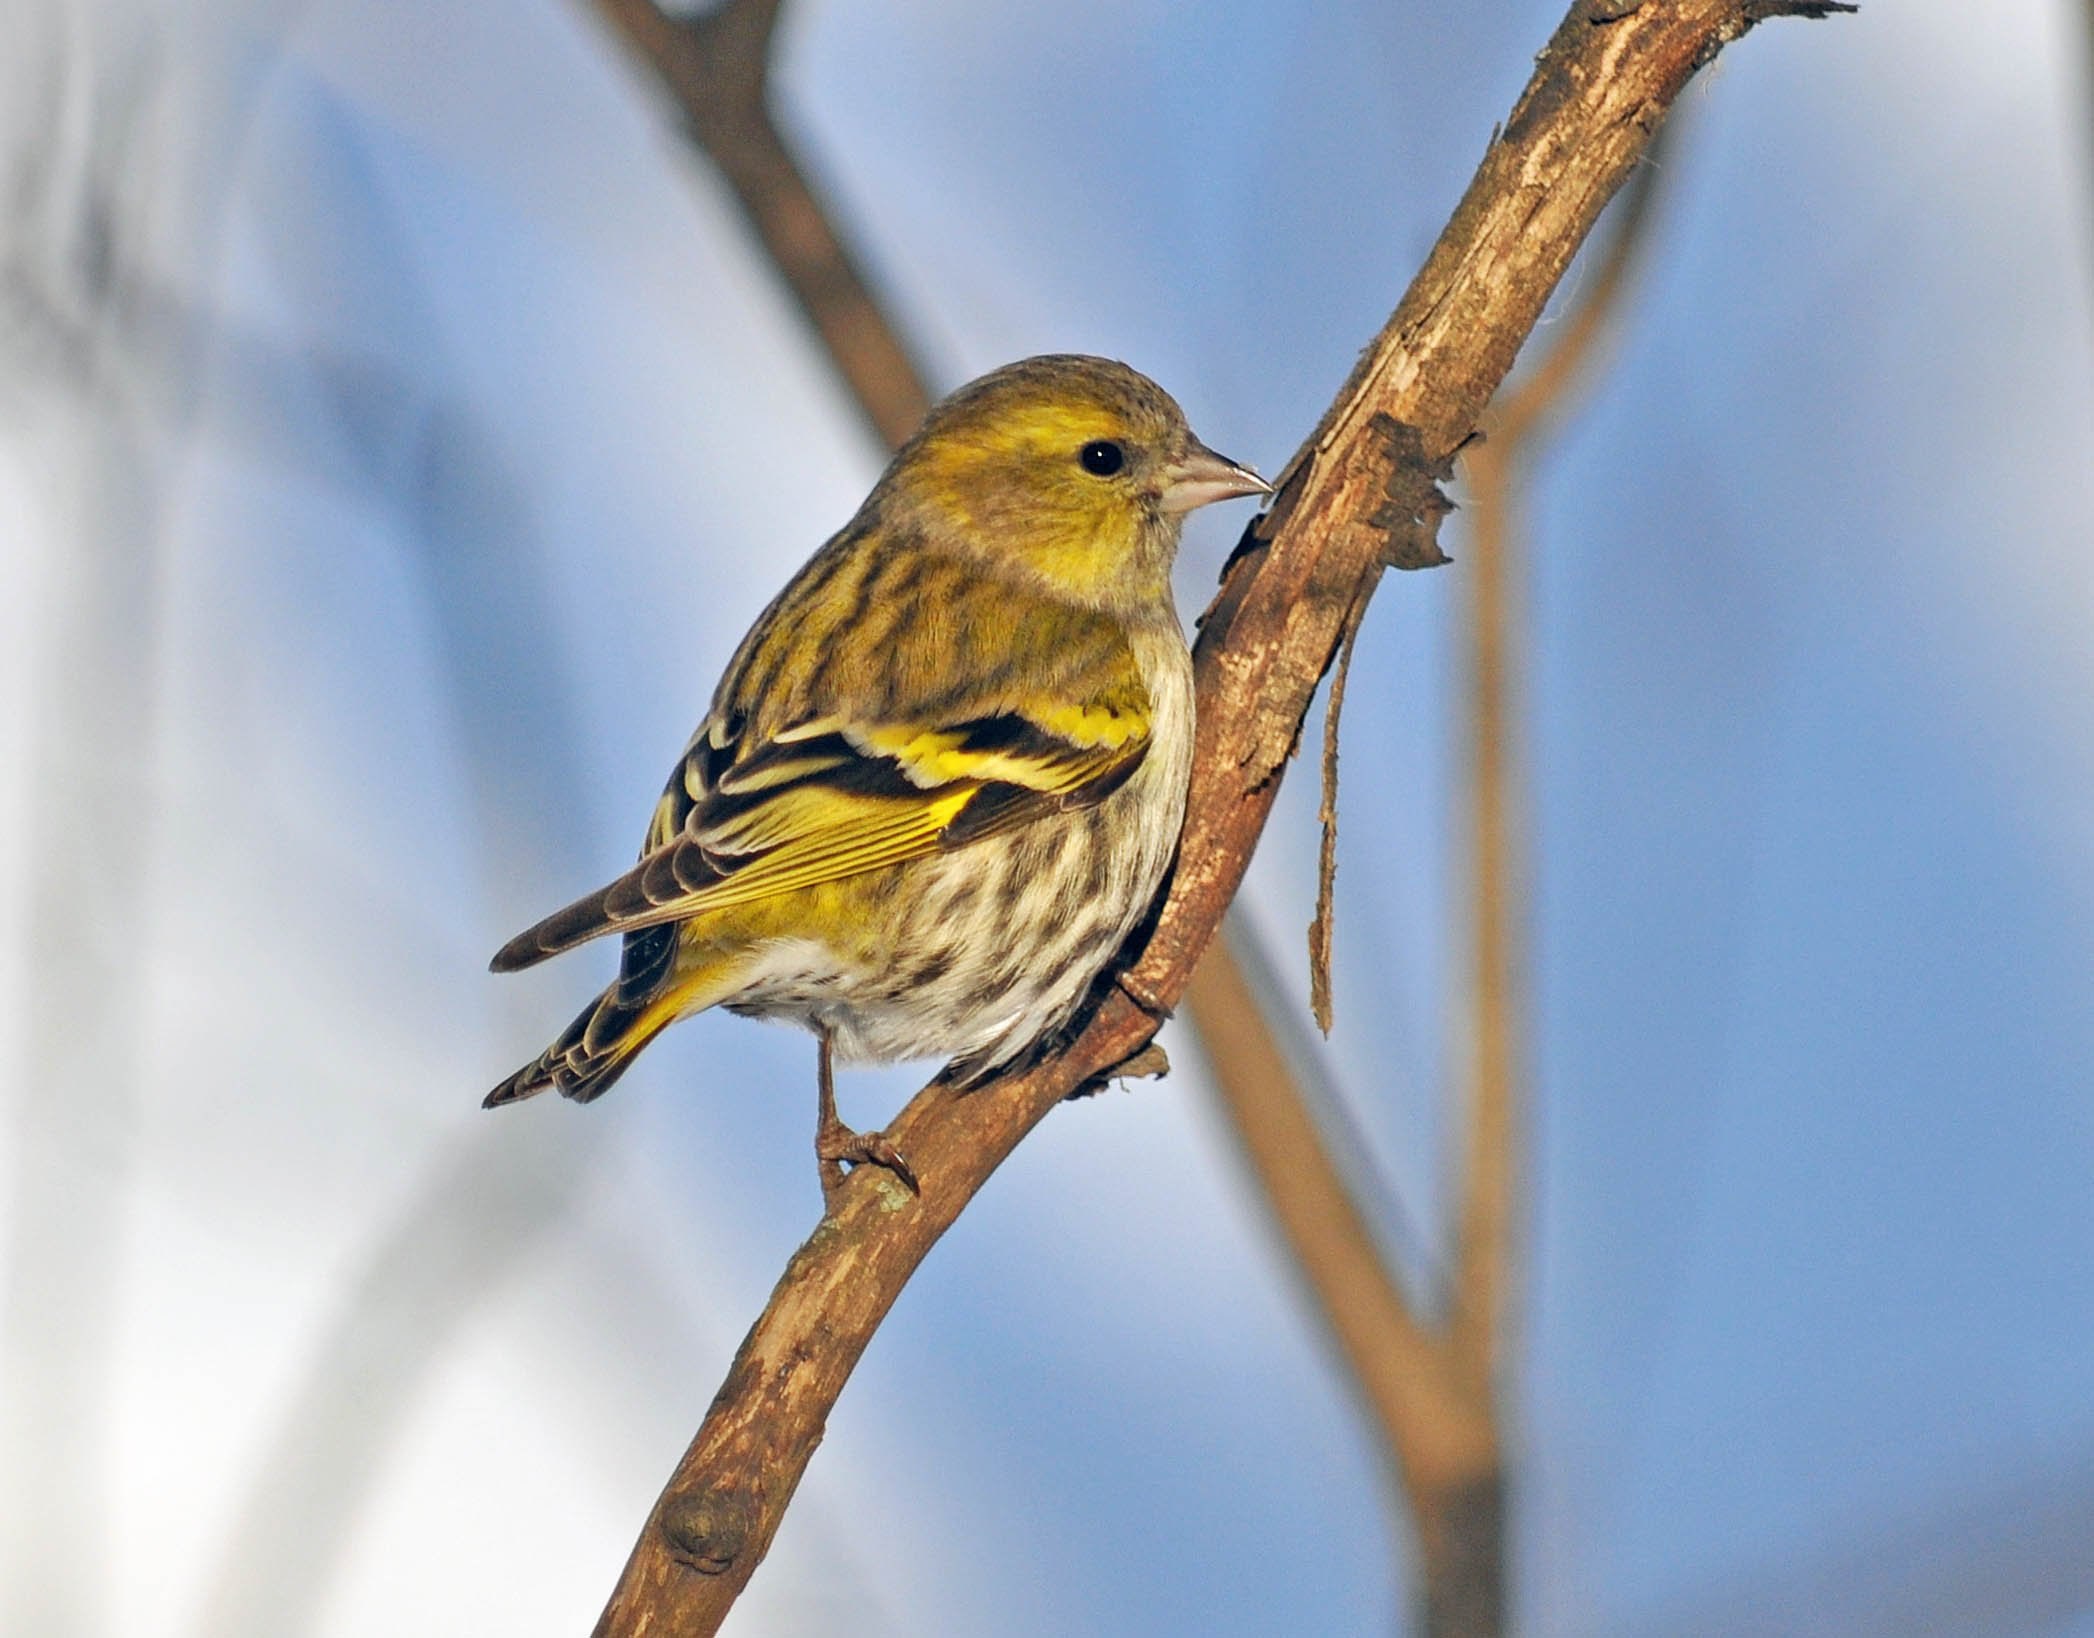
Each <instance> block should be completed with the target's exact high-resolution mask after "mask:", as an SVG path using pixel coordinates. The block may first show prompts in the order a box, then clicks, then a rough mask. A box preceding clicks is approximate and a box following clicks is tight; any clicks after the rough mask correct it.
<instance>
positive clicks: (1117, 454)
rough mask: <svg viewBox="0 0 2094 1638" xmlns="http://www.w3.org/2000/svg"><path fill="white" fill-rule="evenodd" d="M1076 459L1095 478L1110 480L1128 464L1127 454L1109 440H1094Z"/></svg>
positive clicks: (1080, 451) (1078, 453)
mask: <svg viewBox="0 0 2094 1638" xmlns="http://www.w3.org/2000/svg"><path fill="white" fill-rule="evenodd" d="M1076 458H1077V459H1078V460H1079V461H1081V462H1082V463H1083V469H1084V471H1086V472H1088V473H1089V474H1090V475H1091V476H1092V477H1094V478H1109V477H1111V476H1112V475H1113V474H1114V473H1115V472H1117V471H1119V470H1120V468H1121V467H1123V466H1125V465H1126V464H1127V452H1126V451H1125V450H1123V449H1122V448H1120V446H1119V445H1118V444H1116V443H1114V442H1113V441H1112V440H1111V439H1109V438H1093V439H1092V440H1091V441H1090V442H1089V443H1087V444H1085V445H1084V446H1083V448H1082V449H1081V450H1079V451H1078V452H1077V455H1076Z"/></svg>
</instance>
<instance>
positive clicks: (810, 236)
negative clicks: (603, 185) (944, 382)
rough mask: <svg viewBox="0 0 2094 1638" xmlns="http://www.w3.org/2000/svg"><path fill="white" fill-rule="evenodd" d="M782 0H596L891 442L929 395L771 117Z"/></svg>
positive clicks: (920, 413) (916, 418) (903, 434)
mask: <svg viewBox="0 0 2094 1638" xmlns="http://www.w3.org/2000/svg"><path fill="white" fill-rule="evenodd" d="M780 3H781V0H728V3H727V4H726V5H723V6H721V7H719V8H718V9H717V10H715V11H710V12H705V13H702V14H700V15H698V16H695V17H690V18H673V17H668V16H665V15H664V14H663V13H662V11H661V10H660V9H659V8H658V7H657V6H656V5H655V3H654V0H596V4H597V9H598V10H599V11H601V12H602V13H603V15H604V16H605V17H606V18H608V19H609V20H610V22H611V24H612V25H613V26H614V27H615V28H616V29H617V30H618V32H619V33H620V34H621V35H623V36H624V38H625V40H626V43H627V44H628V45H630V46H631V47H632V49H633V50H634V51H636V52H637V53H638V54H639V55H640V56H641V58H642V59H644V60H645V61H646V63H647V64H648V66H649V67H651V68H652V69H653V70H654V71H655V73H656V74H658V75H660V76H661V79H662V81H663V83H664V84H665V85H666V86H667V87H668V89H669V91H670V92H671V93H672V94H673V95H674V96H675V98H676V101H677V105H678V107H679V108H680V109H681V111H682V113H683V116H684V118H685V120H686V121H687V122H688V123H689V125H690V127H691V134H692V135H693V136H694V137H695V138H696V139H697V141H698V144H699V146H701V147H702V148H704V150H705V152H706V154H707V156H708V157H710V158H711V160H712V161H713V163H714V164H715V165H717V166H719V168H720V172H721V174H722V175H723V176H724V177H725V178H726V179H727V183H728V185H729V186H730V187H731V188H733V190H734V196H735V198H737V199H738V200H740V201H741V205H742V209H743V211H744V212H745V213H746V214H747V216H748V218H749V224H750V226H751V227H753V228H754V229H755V230H756V236H757V237H758V238H759V239H760V240H761V241H762V242H763V247H764V249H765V250H766V251H768V252H769V253H770V256H771V260H772V261H774V262H775V263H776V264H777V266H778V270H779V272H781V273H782V274H784V276H785V282H786V285H787V286H788V288H790V289H791V291H792V293H793V295H794V296H795V297H797V298H798V300H799V303H800V310H801V311H802V312H803V313H805V314H806V316H807V321H808V323H810V324H811V325H813V326H814V330H815V333H816V334H817V335H818V336H820V338H821V341H822V345H823V346H824V347H826V348H827V349H828V350H829V356H830V357H831V358H832V359H833V360H834V361H835V363H836V367H837V369H839V370H840V371H842V373H843V377H844V380H845V381H846V382H848V383H849V385H850V388H851V396H852V398H853V399H854V400H855V401H856V402H857V404H858V406H859V408H860V409H862V410H863V411H864V412H865V419H866V422H867V424H868V425H869V426H870V427H871V428H872V431H873V433H874V435H875V436H876V437H878V438H879V439H880V440H881V441H882V442H883V443H885V444H886V445H887V446H888V447H889V448H894V447H896V446H898V445H900V444H901V443H902V442H903V440H905V439H906V438H907V437H908V436H909V434H910V433H912V432H914V431H915V430H916V426H917V423H918V422H920V421H921V420H922V419H923V417H924V412H925V411H926V410H928V409H929V408H930V407H931V400H930V395H929V394H928V393H927V392H926V391H925V390H924V386H923V381H922V378H921V377H920V376H919V375H918V374H917V373H916V368H915V365H914V364H912V363H911V362H910V359H909V356H908V354H907V352H906V351H904V350H903V348H902V345H901V342H900V339H899V338H898V337H897V336H896V335H895V333H894V328H893V326H892V325H890V324H889V323H888V322H887V319H886V316H885V315H884V314H883V313H882V312H881V311H880V308H879V304H878V303H877V302H875V301H874V300H873V297H872V292H871V290H870V289H869V288H868V287H867V285H866V282H865V277H864V275H863V274H861V273H860V272H859V271H858V264H857V263H856V262H855V261H853V260H852V258H851V254H850V252H849V251H848V250H846V249H845V248H844V245H843V241H842V240H841V239H839V238H838V237H837V235H836V230H835V229H834V228H833V227H831V226H830V224H829V218H828V216H827V214H826V213H825V212H824V211H823V210H822V208H821V204H820V202H819V201H817V200H816V199H815V197H814V194H813V192H812V190H810V189H809V188H808V186H807V182H806V179H805V178H804V177H802V176H801V174H800V168H799V166H798V165H796V164H795V163H794V162H793V157H792V154H791V152H790V151H789V150H788V149H787V148H786V146H785V143H784V141H783V140H782V139H781V138H780V137H779V135H778V128H777V126H776V124H774V123H773V121H772V119H771V109H770V101H769V89H770V53H771V44H772V36H773V33H774V31H775V29H776V27H777V22H778V8H779V5H780Z"/></svg>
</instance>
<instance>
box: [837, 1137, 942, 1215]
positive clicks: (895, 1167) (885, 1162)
mask: <svg viewBox="0 0 2094 1638" xmlns="http://www.w3.org/2000/svg"><path fill="white" fill-rule="evenodd" d="M814 1158H815V1160H816V1162H817V1163H818V1164H819V1166H820V1167H821V1174H822V1199H823V1200H824V1201H826V1202H827V1203H828V1204H829V1205H830V1206H832V1207H833V1206H834V1205H835V1204H836V1193H837V1190H839V1189H841V1188H842V1187H843V1180H844V1179H845V1178H846V1177H848V1176H850V1173H849V1172H848V1171H847V1170H846V1169H845V1168H846V1167H854V1166H881V1167H885V1168H886V1169H887V1170H888V1171H890V1172H892V1173H894V1175H895V1176H896V1177H898V1178H900V1179H901V1180H902V1182H903V1183H904V1184H906V1185H907V1186H908V1190H909V1192H910V1193H911V1194H922V1193H923V1185H922V1184H921V1183H919V1182H917V1181H916V1173H915V1172H914V1171H913V1170H911V1169H910V1166H909V1162H908V1160H907V1159H906V1158H904V1156H903V1154H902V1152H901V1150H899V1149H897V1148H896V1147H895V1146H894V1144H893V1143H892V1142H891V1141H889V1139H888V1136H887V1134H886V1133H885V1132H855V1131H853V1130H852V1129H851V1128H850V1127H848V1126H846V1125H844V1123H843V1122H842V1121H840V1120H831V1121H826V1122H824V1123H823V1125H822V1127H821V1129H820V1130H819V1131H817V1132H816V1133H815V1134H814Z"/></svg>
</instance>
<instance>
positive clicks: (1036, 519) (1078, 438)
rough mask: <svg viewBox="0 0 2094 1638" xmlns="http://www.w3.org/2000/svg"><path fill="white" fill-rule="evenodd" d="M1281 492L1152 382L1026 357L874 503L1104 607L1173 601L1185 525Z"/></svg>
mask: <svg viewBox="0 0 2094 1638" xmlns="http://www.w3.org/2000/svg"><path fill="white" fill-rule="evenodd" d="M1270 492H1271V485H1269V484H1267V483H1266V482H1265V480H1264V479H1263V478H1261V477H1259V476H1258V475H1257V474H1256V473H1255V472H1253V471H1251V470H1250V469H1249V468H1248V467H1246V466H1242V465H1239V464H1238V463H1237V462H1235V461H1231V460H1229V459H1227V458H1226V457H1224V456H1221V455H1217V454H1216V453H1215V452H1214V451H1213V450H1211V449H1209V448H1208V447H1207V446H1206V445H1205V444H1203V443H1201V442H1200V440H1199V439H1198V438H1196V437H1194V436H1193V432H1192V428H1191V427H1189V426H1187V425H1186V423H1185V414H1184V412H1183V411H1182V410H1180V409H1179V408H1178V406H1177V404H1176V403H1175V402H1174V401H1173V400H1172V398H1171V396H1170V394H1169V393H1167V392H1165V391H1164V390H1163V389H1162V388H1161V387H1159V386H1157V385H1156V383H1155V382H1153V381H1151V380H1150V379H1149V378H1148V377H1147V376H1145V375H1142V374H1140V373H1139V372H1137V371H1135V370H1131V369H1129V368H1128V367H1127V366H1126V365H1124V364H1118V363H1114V362H1113V361H1111V360H1110V359H1103V358H1084V357H1079V356H1076V355H1073V354H1056V355H1050V356H1047V357H1043V358H1028V359H1024V360H1021V361H1020V362H1018V363H1016V364H1008V365H1005V366H1004V367H1003V368H1002V369H1000V370H996V371H994V372H992V373H991V374H988V375H985V376H983V377H982V378H981V379H980V380H978V381H974V382H971V383H970V384H969V385H967V386H964V387H962V388H960V390H959V391H958V392H955V393H954V394H953V395H952V396H951V397H950V398H947V399H946V400H945V401H944V402H943V403H941V404H939V405H938V407H937V408H936V409H934V410H932V411H931V413H930V415H929V417H928V418H927V419H926V420H925V421H924V424H923V428H922V430H921V431H919V432H918V433H917V434H916V436H915V437H914V438H912V439H911V440H910V441H909V443H908V444H907V445H906V446H904V448H903V449H902V451H901V453H900V454H898V455H897V456H896V457H895V460H894V464H893V465H892V466H891V467H889V468H888V471H887V475H886V477H885V478H883V479H882V480H881V484H880V489H879V491H877V492H876V498H878V499H880V500H882V501H883V503H884V504H887V505H892V506H899V507H901V508H904V509H905V510H906V511H907V512H908V513H909V514H910V516H911V521H913V522H915V523H916V524H917V525H918V526H919V527H922V528H924V529H925V530H926V531H927V532H929V533H930V534H931V535H932V536H934V537H935V538H937V539H939V540H940V541H941V542H943V543H946V544H947V545H948V547H949V548H957V549H960V550H964V551H967V552H969V553H978V554H981V555H983V556H985V557H986V558H988V559H991V560H993V561H994V562H996V563H997V564H998V565H999V566H1002V567H1006V568H1015V569H1018V570H1019V571H1020V572H1022V573H1024V574H1026V575H1028V577H1032V578H1037V579H1038V580H1040V581H1042V582H1044V583H1045V584H1046V585H1047V586H1048V587H1049V588H1051V589H1052V590H1054V591H1056V592H1057V593H1059V594H1061V595H1064V596H1068V597H1070V598H1072V599H1074V600H1076V601H1080V602H1085V603H1089V604H1092V605H1094V606H1098V607H1106V608H1120V609H1132V608H1134V607H1137V606H1141V605H1145V604H1152V603H1156V602H1158V601H1159V600H1165V601H1167V599H1168V596H1169V587H1170V567H1171V559H1172V557H1173V556H1174V555H1175V554H1176V552H1177V549H1178V534H1179V530H1180V528H1181V526H1182V524H1183V521H1184V517H1185V514H1186V513H1187V512H1190V511H1192V510H1193V509H1194V508H1195V507H1200V506H1205V505H1207V504H1208V503H1209V502H1211V501H1218V500H1229V499H1232V498H1234V497H1236V496H1240V495H1263V494H1268V493H1270Z"/></svg>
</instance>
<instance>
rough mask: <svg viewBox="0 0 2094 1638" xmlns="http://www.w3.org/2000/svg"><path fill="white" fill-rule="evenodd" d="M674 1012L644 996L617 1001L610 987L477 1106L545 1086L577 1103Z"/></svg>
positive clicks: (603, 1084) (599, 1091)
mask: <svg viewBox="0 0 2094 1638" xmlns="http://www.w3.org/2000/svg"><path fill="white" fill-rule="evenodd" d="M675 1016H676V1014H675V1012H674V1010H673V1009H672V1008H668V1007H662V1006H659V1005H650V1004H649V1002H647V1001H645V1000H643V1001H638V1002H632V1001H620V1000H619V999H618V991H617V989H616V987H615V986H614V987H613V988H611V989H608V990H606V991H604V993H603V994H602V995H600V996H598V997H597V998H596V999H595V1000H594V1001H592V1002H590V1003H589V1005H588V1006H586V1007H584V1008H583V1009H582V1010H581V1012H580V1013H579V1014H578V1015H577V1016H576V1018H575V1020H574V1022H573V1023H571V1024H569V1025H568V1026H567V1028H566V1029H564V1030H562V1031H561V1032H560V1038H559V1039H558V1040H557V1041H555V1042H553V1044H552V1045H551V1046H549V1047H547V1048H546V1049H545V1051H543V1052H542V1053H540V1054H539V1055H538V1058H537V1059H536V1061H535V1062H532V1063H528V1064H526V1065H524V1067H523V1068H521V1069H519V1070H518V1071H517V1072H516V1073H515V1074H514V1075H511V1076H510V1077H509V1078H508V1079H507V1080H506V1081H504V1082H502V1084H501V1085H500V1086H498V1087H496V1088H495V1089H494V1090H493V1091H492V1092H490V1093H488V1094H487V1096H486V1097H485V1098H484V1099H482V1100H481V1103H480V1107H481V1108H483V1109H497V1108H499V1107H501V1105H503V1104H505V1103H516V1102H519V1101H521V1100H522V1099H524V1098H529V1097H535V1096H537V1094H539V1093H540V1092H545V1091H551V1090H557V1091H558V1092H559V1093H560V1094H561V1095H562V1096H563V1097H569V1098H572V1099H574V1100H575V1102H577V1103H588V1102H590V1101H591V1100H592V1099H595V1098H600V1097H602V1096H603V1095H604V1094H605V1093H606V1092H608V1091H610V1089H611V1087H612V1085H613V1083H615V1082H616V1081H617V1079H618V1077H619V1076H620V1075H623V1074H624V1073H625V1071H626V1069H627V1067H628V1066H629V1065H630V1064H631V1063H632V1061H633V1059H634V1058H636V1057H638V1056H639V1053H640V1048H642V1047H643V1046H645V1045H646V1044H647V1043H648V1042H649V1041H651V1040H653V1039H654V1038H655V1036H657V1035H658V1034H660V1033H661V1032H662V1030H663V1029H664V1028H666V1027H667V1026H668V1024H669V1021H670V1020H671V1019H672V1018H673V1017H675Z"/></svg>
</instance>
